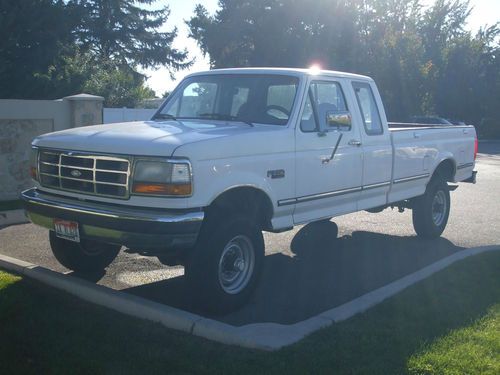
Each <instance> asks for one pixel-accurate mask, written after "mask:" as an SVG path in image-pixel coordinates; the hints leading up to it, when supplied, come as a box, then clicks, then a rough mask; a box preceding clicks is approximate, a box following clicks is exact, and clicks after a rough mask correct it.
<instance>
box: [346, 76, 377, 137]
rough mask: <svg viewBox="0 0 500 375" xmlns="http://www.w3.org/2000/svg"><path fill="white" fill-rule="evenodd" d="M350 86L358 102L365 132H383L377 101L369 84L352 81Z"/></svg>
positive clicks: (371, 133)
mask: <svg viewBox="0 0 500 375" xmlns="http://www.w3.org/2000/svg"><path fill="white" fill-rule="evenodd" d="M352 87H353V89H354V93H355V95H356V101H357V102H358V107H359V112H360V114H361V120H362V121H363V125H364V128H365V132H366V134H368V135H380V134H383V132H384V129H383V127H382V120H381V119H380V113H379V110H378V106H377V102H376V101H375V97H374V95H373V91H372V88H371V87H370V84H368V83H366V82H353V83H352Z"/></svg>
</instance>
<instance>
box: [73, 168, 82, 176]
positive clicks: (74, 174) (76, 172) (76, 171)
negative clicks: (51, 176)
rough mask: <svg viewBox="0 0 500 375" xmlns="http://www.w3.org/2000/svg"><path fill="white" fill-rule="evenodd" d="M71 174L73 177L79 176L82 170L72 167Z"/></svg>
mask: <svg viewBox="0 0 500 375" xmlns="http://www.w3.org/2000/svg"><path fill="white" fill-rule="evenodd" d="M71 175H72V176H73V177H80V176H81V175H82V172H80V171H79V170H78V169H73V170H72V171H71Z"/></svg>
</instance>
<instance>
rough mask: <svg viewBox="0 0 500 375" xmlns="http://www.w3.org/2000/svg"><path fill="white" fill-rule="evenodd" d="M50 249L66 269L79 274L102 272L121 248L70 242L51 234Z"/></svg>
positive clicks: (105, 244) (87, 241)
mask: <svg viewBox="0 0 500 375" xmlns="http://www.w3.org/2000/svg"><path fill="white" fill-rule="evenodd" d="M49 240H50V247H51V249H52V253H53V254H54V256H55V257H56V259H57V260H58V261H59V263H61V264H62V265H63V266H64V267H66V268H69V269H70V270H73V271H77V272H96V271H102V270H104V269H105V268H106V267H107V266H109V265H110V264H111V262H112V261H113V260H114V259H115V258H116V256H117V255H118V253H119V251H120V248H121V246H120V245H112V244H107V243H104V242H98V241H92V240H86V239H82V240H81V242H73V241H68V240H65V239H62V238H59V237H57V236H56V234H55V233H54V232H53V231H50V232H49Z"/></svg>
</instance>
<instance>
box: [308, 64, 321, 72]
mask: <svg viewBox="0 0 500 375" xmlns="http://www.w3.org/2000/svg"><path fill="white" fill-rule="evenodd" d="M309 71H310V72H311V74H319V72H320V71H321V66H320V65H319V64H312V65H311V66H310V67H309Z"/></svg>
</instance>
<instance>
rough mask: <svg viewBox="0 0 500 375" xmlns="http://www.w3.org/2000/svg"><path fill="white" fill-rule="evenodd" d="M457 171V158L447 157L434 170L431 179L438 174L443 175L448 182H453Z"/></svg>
mask: <svg viewBox="0 0 500 375" xmlns="http://www.w3.org/2000/svg"><path fill="white" fill-rule="evenodd" d="M456 173H457V165H456V163H455V160H453V159H452V158H445V159H443V160H441V161H440V162H439V163H438V164H437V166H436V168H434V171H433V172H432V175H431V179H433V178H435V177H436V176H441V177H443V178H444V179H445V181H446V182H453V181H454V180H455V174H456Z"/></svg>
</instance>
